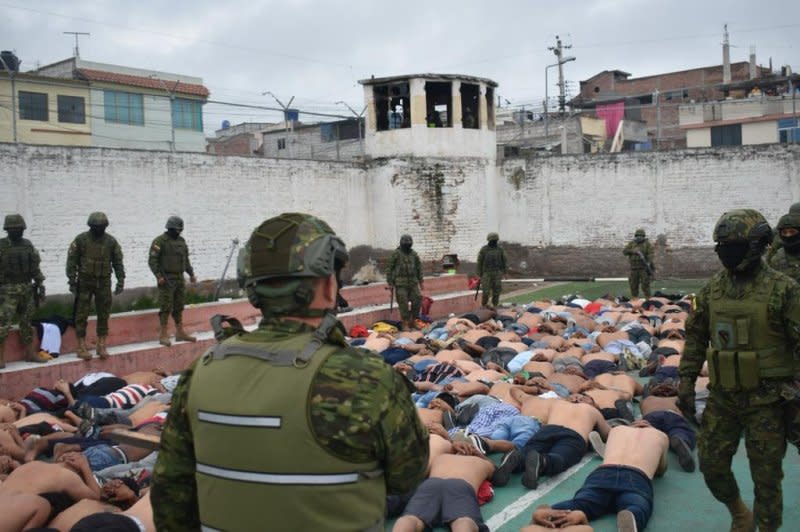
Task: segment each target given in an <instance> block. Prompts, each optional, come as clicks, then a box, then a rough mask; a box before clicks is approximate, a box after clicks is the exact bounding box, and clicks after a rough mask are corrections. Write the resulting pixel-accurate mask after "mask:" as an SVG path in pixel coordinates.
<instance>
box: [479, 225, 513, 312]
mask: <svg viewBox="0 0 800 532" xmlns="http://www.w3.org/2000/svg"><path fill="white" fill-rule="evenodd" d="M486 240H487V242H488V244H486V245H485V246H483V247H482V248H481V250H480V252H479V253H478V270H477V273H478V277H480V278H481V288H482V289H483V295H482V296H481V304H482V305H483V306H484V307H485V306H486V304H487V303H488V302H489V297H490V296H491V299H492V306H495V307H496V306H497V304H498V303H499V302H500V293H501V292H502V291H503V286H502V285H503V283H502V280H503V275H505V273H506V271H507V270H508V259H507V258H506V252H505V250H504V249H503V248H502V247H500V246H499V245H498V244H497V242H498V241H499V240H500V235H498V234H497V233H489V234H488V235H487V236H486Z"/></svg>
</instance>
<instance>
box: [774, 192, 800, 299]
mask: <svg viewBox="0 0 800 532" xmlns="http://www.w3.org/2000/svg"><path fill="white" fill-rule="evenodd" d="M795 205H797V204H795ZM792 208H794V205H792ZM777 229H778V231H777V233H778V239H780V247H777V249H776V251H775V253H773V254H772V257H771V258H770V259H769V265H770V266H771V267H772V268H773V269H775V270H778V271H779V272H782V273H785V274H786V275H788V276H789V277H791V278H792V279H794V280H795V281H797V282H799V283H800V205H798V209H797V210H796V211H794V212H793V211H791V210H790V211H789V212H788V213H787V214H784V215H783V216H781V219H780V220H779V221H778V227H777ZM773 247H774V248H775V246H773Z"/></svg>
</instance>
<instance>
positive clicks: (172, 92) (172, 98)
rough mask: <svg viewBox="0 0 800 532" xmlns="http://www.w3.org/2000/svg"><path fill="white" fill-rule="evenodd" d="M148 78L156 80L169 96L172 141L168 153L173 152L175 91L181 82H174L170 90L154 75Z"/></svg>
mask: <svg viewBox="0 0 800 532" xmlns="http://www.w3.org/2000/svg"><path fill="white" fill-rule="evenodd" d="M149 77H150V78H154V79H157V80H158V83H159V84H160V85H161V88H162V89H164V90H165V91H166V92H167V94H169V122H170V125H171V126H172V127H170V130H171V135H172V140H171V141H170V143H169V151H171V152H174V151H175V89H177V88H178V84H179V83H180V82H181V81H180V80H177V81H175V85H173V86H172V88H171V89H170V88H169V87H167V84H166V83H164V80H163V79H161V78H156V76H155V74H151V75H150V76H149Z"/></svg>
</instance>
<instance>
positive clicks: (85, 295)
mask: <svg viewBox="0 0 800 532" xmlns="http://www.w3.org/2000/svg"><path fill="white" fill-rule="evenodd" d="M86 225H88V226H89V230H88V231H86V232H85V233H81V234H79V235H78V236H76V237H75V240H73V241H72V243H71V244H70V245H69V251H68V252H67V282H68V283H69V291H70V292H72V293H73V294H75V333H76V334H77V336H78V351H77V355H78V357H80V358H82V359H84V360H90V359H91V358H92V354H91V353H89V351H88V350H87V349H86V324H87V322H88V319H89V309H90V308H91V304H92V299H93V298H94V306H95V310H96V311H97V356H99V357H100V358H103V359H105V358H108V350H107V349H106V342H107V338H108V318H109V316H110V315H111V273H112V271H113V273H114V275H116V277H117V286H116V287H115V288H114V295H119V294H121V293H122V290H123V288H124V286H125V267H124V266H123V264H122V248H120V246H119V244H118V243H117V239H116V238H114V237H113V236H111V235H109V234H108V233H106V227H108V217H107V216H106V215H105V213H102V212H93V213H92V214H90V215H89V219H88V220H87V222H86Z"/></svg>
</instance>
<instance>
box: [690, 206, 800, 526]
mask: <svg viewBox="0 0 800 532" xmlns="http://www.w3.org/2000/svg"><path fill="white" fill-rule="evenodd" d="M714 240H715V241H716V243H717V245H716V248H715V250H716V252H717V255H718V256H719V259H720V262H722V265H723V266H724V269H723V270H721V271H720V272H718V273H717V274H715V275H714V276H713V277H712V278H711V280H710V281H709V282H708V284H706V286H704V287H703V289H702V290H701V291H700V293H699V294H698V295H697V298H696V300H695V306H696V308H695V309H694V311H693V312H692V314H691V315H690V316H689V319H688V320H687V322H686V346H685V350H684V354H683V356H682V358H681V362H680V367H679V374H680V384H679V392H678V406H679V407H680V408H681V410H682V411H683V412H684V414H686V415H687V417H693V416H694V411H695V391H694V389H695V381H696V379H697V376H698V375H699V373H700V369H701V368H702V366H703V363H704V362H707V363H708V373H709V379H710V384H709V391H710V394H709V397H708V402H707V404H706V407H705V410H704V412H703V419H702V430H701V431H700V436H699V440H698V455H699V461H700V471H702V473H703V476H704V477H705V481H706V485H708V487H709V489H710V490H711V493H712V494H713V495H714V497H715V498H716V499H717V500H719V501H720V502H722V503H724V504H725V505H726V506H727V507H728V510H729V511H730V513H731V517H732V521H733V523H732V526H731V530H755V527H756V525H757V526H758V529H759V530H764V531H767V530H778V529H779V528H780V525H781V517H782V515H783V494H782V490H781V481H782V479H783V470H782V461H783V456H784V454H785V452H786V432H785V429H784V423H785V420H784V418H785V415H786V410H785V409H786V401H785V398H784V397H785V396H784V393H785V390H786V389H787V386H788V385H789V384H790V383H791V381H792V377H793V375H794V373H795V365H796V362H795V360H796V356H797V349H798V344H799V343H800V286H799V285H798V284H797V283H796V282H795V281H794V280H792V279H791V278H789V277H788V276H786V275H784V274H782V273H779V272H776V271H775V270H773V269H772V268H769V267H768V266H766V264H764V262H763V260H762V255H763V254H764V251H765V249H766V247H767V245H768V244H769V243H770V242H771V241H772V230H771V229H770V226H769V224H768V223H767V221H766V220H765V219H764V217H763V216H762V215H761V213H759V212H758V211H755V210H753V209H738V210H733V211H729V212H726V213H725V214H723V215H722V217H720V219H719V221H718V222H717V225H716V227H715V228H714ZM742 434H744V440H745V447H746V448H747V456H748V459H749V461H750V473H751V476H752V478H753V482H754V484H755V502H754V504H753V512H752V513H751V512H750V510H749V509H748V508H747V506H746V505H745V503H744V502H743V500H742V497H741V494H740V492H739V486H738V484H737V483H736V479H735V477H734V475H733V472H732V471H731V460H732V458H733V455H734V454H735V453H736V450H737V448H738V447H739V440H740V438H741V437H742Z"/></svg>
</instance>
